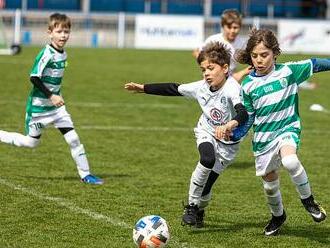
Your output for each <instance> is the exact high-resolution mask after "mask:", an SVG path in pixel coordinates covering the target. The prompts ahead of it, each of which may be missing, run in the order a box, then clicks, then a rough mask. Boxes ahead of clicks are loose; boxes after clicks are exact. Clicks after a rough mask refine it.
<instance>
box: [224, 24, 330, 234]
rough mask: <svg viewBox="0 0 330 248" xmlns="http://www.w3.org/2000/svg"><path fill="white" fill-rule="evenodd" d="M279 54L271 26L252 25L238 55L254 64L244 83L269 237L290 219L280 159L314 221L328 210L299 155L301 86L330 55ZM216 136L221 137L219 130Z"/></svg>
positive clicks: (329, 66) (323, 68)
mask: <svg viewBox="0 0 330 248" xmlns="http://www.w3.org/2000/svg"><path fill="white" fill-rule="evenodd" d="M280 53H281V50H280V48H279V43H278V41H277V38H276V36H275V35H274V33H273V32H272V31H270V30H268V29H261V30H257V29H253V30H252V31H251V34H250V38H249V40H248V42H247V45H246V48H245V49H244V50H241V51H239V52H238V54H237V56H236V57H237V61H238V62H240V63H242V64H248V65H252V66H253V68H254V70H253V71H252V72H251V73H250V74H249V75H248V76H247V77H246V78H245V79H244V80H243V82H242V91H243V93H242V94H243V103H244V106H245V107H246V110H247V111H248V113H249V115H250V116H254V123H253V131H254V136H253V142H252V144H253V151H254V155H255V166H256V175H257V176H261V177H262V179H263V186H264V191H265V195H266V197H267V200H268V205H269V208H270V211H271V213H272V219H271V220H270V222H269V223H268V225H267V226H266V227H265V231H264V233H265V235H267V236H268V235H275V234H277V233H278V231H279V229H280V227H281V225H282V224H283V223H284V221H285V219H286V214H285V211H284V209H283V204H282V197H281V193H280V189H279V178H278V173H277V171H278V169H279V166H280V164H281V163H282V164H283V166H284V168H286V169H287V171H288V172H289V175H290V177H291V179H292V181H293V183H294V184H295V186H296V189H297V192H298V193H299V196H300V199H301V202H302V203H303V205H304V207H305V209H306V210H307V211H308V212H309V214H310V215H311V216H312V218H313V220H314V221H316V222H321V221H323V220H325V218H326V212H325V210H324V209H323V208H322V207H321V206H320V205H319V204H318V203H317V202H316V201H314V198H313V195H312V192H311V187H310V184H309V180H308V177H307V174H306V171H305V169H304V167H303V166H302V164H301V162H300V161H299V159H298V157H297V149H298V146H299V143H300V132H301V123H300V117H299V112H298V87H299V84H301V83H302V82H304V81H305V80H307V79H308V78H309V77H310V76H311V75H312V74H313V72H320V71H327V70H330V60H329V59H309V60H303V61H298V62H289V63H283V64H279V63H276V58H277V56H278V55H279V54H280ZM223 128H224V129H225V127H223ZM225 131H226V132H227V133H230V132H231V131H232V130H229V129H228V128H227V129H225ZM234 132H235V130H234ZM218 138H222V137H221V133H220V135H219V137H218Z"/></svg>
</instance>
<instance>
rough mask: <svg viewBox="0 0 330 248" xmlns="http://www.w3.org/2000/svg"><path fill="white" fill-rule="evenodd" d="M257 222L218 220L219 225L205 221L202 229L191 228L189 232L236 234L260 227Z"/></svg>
mask: <svg viewBox="0 0 330 248" xmlns="http://www.w3.org/2000/svg"><path fill="white" fill-rule="evenodd" d="M262 225H263V223H262V224H261V223H260V222H259V221H245V222H241V221H237V222H233V221H228V220H224V219H222V220H220V221H219V223H217V224H216V223H210V222H209V223H208V222H207V221H206V223H205V226H204V227H203V228H199V229H197V228H192V229H191V231H192V232H193V233H212V232H226V233H236V232H237V233H238V232H241V231H242V230H243V229H246V228H259V227H262Z"/></svg>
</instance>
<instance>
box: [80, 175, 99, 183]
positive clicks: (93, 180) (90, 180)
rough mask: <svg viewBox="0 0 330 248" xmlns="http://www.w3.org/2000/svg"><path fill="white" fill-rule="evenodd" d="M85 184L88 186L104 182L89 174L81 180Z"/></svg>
mask: <svg viewBox="0 0 330 248" xmlns="http://www.w3.org/2000/svg"><path fill="white" fill-rule="evenodd" d="M81 181H82V182H83V183H87V184H103V180H102V179H101V178H98V177H96V176H94V175H92V174H89V175H87V176H85V177H84V178H82V179H81Z"/></svg>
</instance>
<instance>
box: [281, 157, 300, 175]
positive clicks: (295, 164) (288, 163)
mask: <svg viewBox="0 0 330 248" xmlns="http://www.w3.org/2000/svg"><path fill="white" fill-rule="evenodd" d="M282 164H283V166H284V168H286V169H287V170H288V171H289V172H290V174H292V173H293V174H299V173H300V171H301V170H303V167H302V165H301V163H300V161H299V159H298V156H297V155H296V154H292V155H288V156H285V157H284V158H282Z"/></svg>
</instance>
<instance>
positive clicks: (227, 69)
mask: <svg viewBox="0 0 330 248" xmlns="http://www.w3.org/2000/svg"><path fill="white" fill-rule="evenodd" d="M222 68H223V70H224V73H228V72H229V65H228V64H224V65H223V66H222Z"/></svg>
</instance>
